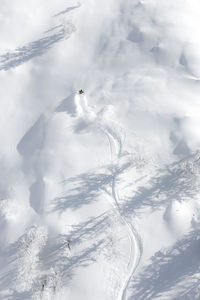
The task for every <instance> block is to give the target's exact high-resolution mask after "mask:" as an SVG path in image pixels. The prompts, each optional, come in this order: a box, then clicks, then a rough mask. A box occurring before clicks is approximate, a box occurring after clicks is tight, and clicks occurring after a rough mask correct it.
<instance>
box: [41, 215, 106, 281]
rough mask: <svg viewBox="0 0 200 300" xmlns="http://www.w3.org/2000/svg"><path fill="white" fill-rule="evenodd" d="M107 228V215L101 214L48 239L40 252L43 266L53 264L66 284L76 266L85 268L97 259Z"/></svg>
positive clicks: (103, 243)
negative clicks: (43, 260) (41, 252)
mask: <svg viewBox="0 0 200 300" xmlns="http://www.w3.org/2000/svg"><path fill="white" fill-rule="evenodd" d="M107 228H109V216H108V215H106V214H102V215H100V216H98V217H92V218H90V219H89V220H87V221H85V222H82V223H80V224H79V225H78V226H77V227H74V228H73V229H72V230H71V231H70V233H69V234H63V235H59V236H57V237H56V238H54V239H53V240H50V241H49V244H47V246H46V250H45V249H44V252H43V254H42V257H44V258H45V261H46V262H45V268H46V269H49V267H52V266H53V267H55V268H56V269H59V271H60V272H61V274H62V281H63V282H62V283H63V284H68V283H69V279H70V278H72V277H73V275H74V272H75V270H76V268H80V267H81V268H85V267H87V266H89V265H91V264H93V263H94V262H96V261H97V260H98V257H99V255H100V253H101V251H102V250H103V249H105V247H106V239H105V232H106V229H107ZM68 242H69V243H70V244H69V245H70V249H69V246H68ZM79 246H80V249H79Z"/></svg>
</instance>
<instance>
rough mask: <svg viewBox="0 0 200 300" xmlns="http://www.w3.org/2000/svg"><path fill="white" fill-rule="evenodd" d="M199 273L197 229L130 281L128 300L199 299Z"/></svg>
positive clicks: (160, 252)
mask: <svg viewBox="0 0 200 300" xmlns="http://www.w3.org/2000/svg"><path fill="white" fill-rule="evenodd" d="M199 274H200V230H196V231H192V232H191V233H189V234H188V235H187V236H185V237H184V238H183V239H181V240H180V241H178V242H177V243H176V244H175V245H174V246H173V247H171V248H170V249H167V250H165V251H164V250H163V251H159V252H157V253H156V254H155V255H154V256H153V257H152V258H151V260H150V263H149V265H148V266H147V267H145V268H144V269H143V270H142V271H141V272H140V273H139V275H138V276H137V277H135V278H134V279H132V281H131V282H130V285H129V286H130V291H131V294H130V297H129V298H128V299H135V300H144V299H145V300H150V299H151V300H152V299H170V300H171V299H173V300H180V299H185V300H186V299H199V298H196V295H195V293H198V297H199V296H200V293H199V291H198V287H199V284H200V281H199ZM163 293H165V296H164V295H163ZM167 294H168V295H167ZM191 295H193V296H192V298H191Z"/></svg>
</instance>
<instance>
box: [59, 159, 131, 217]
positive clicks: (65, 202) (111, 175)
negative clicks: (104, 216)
mask: <svg viewBox="0 0 200 300" xmlns="http://www.w3.org/2000/svg"><path fill="white" fill-rule="evenodd" d="M130 165H131V162H129V161H128V162H125V163H123V164H122V165H121V166H118V165H112V166H109V167H108V169H107V170H106V171H105V173H90V172H89V173H84V174H81V175H78V176H76V177H72V178H69V179H67V180H65V181H64V182H63V183H62V184H64V185H65V189H66V192H64V194H63V196H61V197H57V198H55V199H54V200H53V210H54V211H57V212H59V213H62V212H64V211H65V210H66V209H69V208H71V209H73V210H75V209H78V208H80V207H81V206H83V205H89V204H91V203H93V202H95V201H97V197H98V196H99V195H100V194H101V193H102V191H104V192H106V193H109V191H108V189H109V187H111V185H112V182H113V179H115V180H116V181H117V180H118V179H117V177H118V176H119V175H120V174H122V173H123V172H124V171H125V170H126V169H127V168H129V167H130Z"/></svg>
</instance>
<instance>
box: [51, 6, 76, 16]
mask: <svg viewBox="0 0 200 300" xmlns="http://www.w3.org/2000/svg"><path fill="white" fill-rule="evenodd" d="M80 6H81V4H80V3H79V2H78V3H77V5H76V6H71V7H67V8H66V9H64V10H62V11H61V12H59V13H58V14H56V15H55V16H54V17H58V16H60V15H65V14H66V13H68V12H70V11H72V10H74V9H77V8H79V7H80Z"/></svg>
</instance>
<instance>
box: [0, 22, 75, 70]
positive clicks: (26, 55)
mask: <svg viewBox="0 0 200 300" xmlns="http://www.w3.org/2000/svg"><path fill="white" fill-rule="evenodd" d="M55 29H56V32H54V30H55ZM74 31H75V27H74V26H73V25H72V24H69V26H68V28H64V27H63V26H62V25H59V26H56V27H54V28H52V29H50V30H48V31H47V32H46V33H49V32H50V33H51V34H49V35H47V36H45V37H43V38H41V39H39V40H37V41H33V42H30V43H29V44H27V45H25V46H23V47H19V48H16V49H15V50H14V51H9V52H7V53H5V54H2V55H0V70H4V71H7V70H9V69H11V68H14V67H17V66H19V65H21V64H23V63H25V62H27V61H29V60H31V59H32V58H34V57H37V56H41V55H43V54H44V53H45V52H47V51H48V50H49V49H51V48H52V47H53V45H54V44H56V43H58V42H60V41H62V40H65V39H67V38H69V37H70V35H71V34H72V33H73V32H74Z"/></svg>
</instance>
